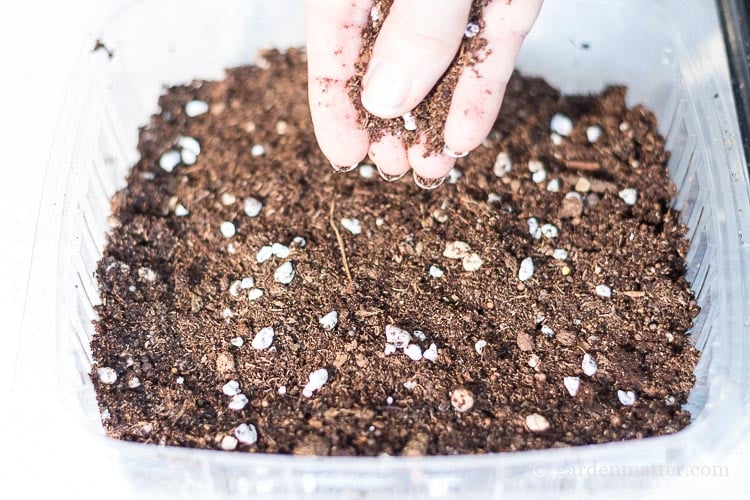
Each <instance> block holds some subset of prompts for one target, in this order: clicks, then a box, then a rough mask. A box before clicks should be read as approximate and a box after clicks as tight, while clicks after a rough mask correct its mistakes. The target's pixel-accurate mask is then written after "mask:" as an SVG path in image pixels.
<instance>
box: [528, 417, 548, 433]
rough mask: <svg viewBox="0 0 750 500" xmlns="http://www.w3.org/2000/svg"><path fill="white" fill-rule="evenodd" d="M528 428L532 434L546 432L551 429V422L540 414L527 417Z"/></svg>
mask: <svg viewBox="0 0 750 500" xmlns="http://www.w3.org/2000/svg"><path fill="white" fill-rule="evenodd" d="M526 427H527V428H528V429H529V430H530V431H531V432H544V431H546V430H547V429H549V421H548V420H547V419H546V418H544V417H543V416H541V415H540V414H538V413H532V414H531V415H529V416H527V417H526Z"/></svg>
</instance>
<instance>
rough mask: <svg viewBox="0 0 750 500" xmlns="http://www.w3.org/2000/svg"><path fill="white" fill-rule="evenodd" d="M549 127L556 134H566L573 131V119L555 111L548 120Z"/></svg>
mask: <svg viewBox="0 0 750 500" xmlns="http://www.w3.org/2000/svg"><path fill="white" fill-rule="evenodd" d="M549 128H550V129H551V130H552V131H553V132H554V133H556V134H560V135H564V136H568V135H570V133H571V132H572V131H573V120H571V119H570V118H568V117H567V116H565V115H564V114H562V113H556V114H555V115H554V116H553V117H552V119H551V120H550V122H549Z"/></svg>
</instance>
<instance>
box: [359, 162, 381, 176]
mask: <svg viewBox="0 0 750 500" xmlns="http://www.w3.org/2000/svg"><path fill="white" fill-rule="evenodd" d="M376 172H377V171H376V170H375V167H373V166H372V165H368V164H367V163H365V164H364V165H362V166H361V167H359V175H360V177H362V178H364V179H372V178H373V177H375V173H376Z"/></svg>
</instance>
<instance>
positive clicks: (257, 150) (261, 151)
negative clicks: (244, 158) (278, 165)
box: [250, 144, 266, 156]
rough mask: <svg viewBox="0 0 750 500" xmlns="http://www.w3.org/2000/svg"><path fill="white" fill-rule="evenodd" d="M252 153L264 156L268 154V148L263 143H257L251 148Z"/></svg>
mask: <svg viewBox="0 0 750 500" xmlns="http://www.w3.org/2000/svg"><path fill="white" fill-rule="evenodd" d="M250 154H251V155H253V156H263V155H264V154H266V148H265V147H264V146H263V144H256V145H254V146H253V147H252V148H250Z"/></svg>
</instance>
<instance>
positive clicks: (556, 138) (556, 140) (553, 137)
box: [549, 132, 563, 146]
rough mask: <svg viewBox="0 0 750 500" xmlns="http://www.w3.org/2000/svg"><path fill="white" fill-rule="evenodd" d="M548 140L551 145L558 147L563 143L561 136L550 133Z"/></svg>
mask: <svg viewBox="0 0 750 500" xmlns="http://www.w3.org/2000/svg"><path fill="white" fill-rule="evenodd" d="M549 139H550V140H551V141H552V144H554V145H555V146H559V145H560V144H562V142H563V138H562V136H561V135H560V134H556V133H554V132H552V133H551V134H550V135H549Z"/></svg>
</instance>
